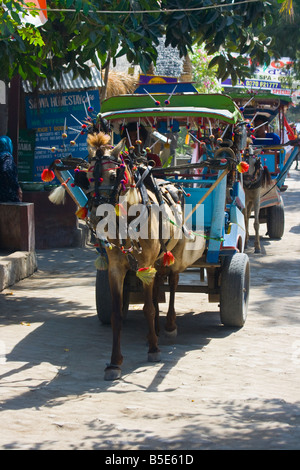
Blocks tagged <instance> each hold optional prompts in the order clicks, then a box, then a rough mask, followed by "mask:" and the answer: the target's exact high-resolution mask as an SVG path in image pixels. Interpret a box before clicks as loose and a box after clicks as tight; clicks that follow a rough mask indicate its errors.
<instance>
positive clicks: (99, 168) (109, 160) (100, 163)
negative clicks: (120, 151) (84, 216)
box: [89, 149, 128, 206]
mask: <svg viewBox="0 0 300 470" xmlns="http://www.w3.org/2000/svg"><path fill="white" fill-rule="evenodd" d="M107 164H110V165H112V166H111V167H109V168H103V167H104V165H107ZM89 170H90V171H91V170H93V171H92V174H93V177H92V178H89V182H90V183H94V189H93V190H92V192H91V193H90V199H91V202H92V204H93V205H94V206H98V205H99V204H104V203H109V204H114V205H115V204H116V202H117V197H118V196H119V194H120V192H121V191H122V190H125V188H126V184H127V183H128V177H127V174H126V165H125V163H124V160H123V159H122V157H121V156H120V161H119V160H116V158H114V157H112V156H110V155H107V154H105V151H103V150H102V149H98V150H97V152H96V154H95V156H94V157H93V158H92V159H91V160H90V167H89ZM111 170H113V171H114V172H115V173H116V177H115V178H114V182H113V184H111V185H104V184H103V174H104V172H107V171H111Z"/></svg>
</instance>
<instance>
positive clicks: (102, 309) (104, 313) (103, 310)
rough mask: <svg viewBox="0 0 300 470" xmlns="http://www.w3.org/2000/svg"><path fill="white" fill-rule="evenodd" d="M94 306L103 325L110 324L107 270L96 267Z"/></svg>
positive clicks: (110, 306) (110, 308) (110, 302)
mask: <svg viewBox="0 0 300 470" xmlns="http://www.w3.org/2000/svg"><path fill="white" fill-rule="evenodd" d="M96 308H97V315H98V318H99V320H100V322H101V323H102V324H103V325H110V318H111V310H112V299H111V294H110V286H109V279H108V271H107V270H105V271H100V270H98V269H97V275H96Z"/></svg>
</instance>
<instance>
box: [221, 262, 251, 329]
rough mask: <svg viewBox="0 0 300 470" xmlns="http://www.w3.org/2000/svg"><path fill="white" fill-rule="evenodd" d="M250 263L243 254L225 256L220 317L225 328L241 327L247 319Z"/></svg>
mask: <svg viewBox="0 0 300 470" xmlns="http://www.w3.org/2000/svg"><path fill="white" fill-rule="evenodd" d="M249 290H250V263H249V258H248V256H247V255H246V254H245V253H236V254H234V255H233V256H226V257H225V259H224V262H223V265H222V271H221V289H220V316H221V322H222V323H223V324H224V325H225V326H233V327H238V328H240V327H242V326H243V325H244V323H245V321H246V318H247V311H248V301H249Z"/></svg>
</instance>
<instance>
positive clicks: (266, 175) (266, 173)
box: [262, 166, 272, 186]
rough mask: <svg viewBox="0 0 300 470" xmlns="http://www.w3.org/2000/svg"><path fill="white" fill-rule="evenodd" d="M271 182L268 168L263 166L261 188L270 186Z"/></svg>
mask: <svg viewBox="0 0 300 470" xmlns="http://www.w3.org/2000/svg"><path fill="white" fill-rule="evenodd" d="M271 181H272V178H271V173H270V172H269V169H268V167H266V166H264V167H263V177H262V183H263V186H269V184H271Z"/></svg>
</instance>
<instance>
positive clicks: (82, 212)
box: [75, 207, 88, 220]
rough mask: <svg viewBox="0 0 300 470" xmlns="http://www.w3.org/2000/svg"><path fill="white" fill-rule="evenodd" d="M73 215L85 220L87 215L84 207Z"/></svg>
mask: <svg viewBox="0 0 300 470" xmlns="http://www.w3.org/2000/svg"><path fill="white" fill-rule="evenodd" d="M75 215H76V216H77V217H78V219H81V220H85V219H86V218H87V215H88V210H87V208H86V207H80V208H79V209H78V210H77V211H76V212H75Z"/></svg>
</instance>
